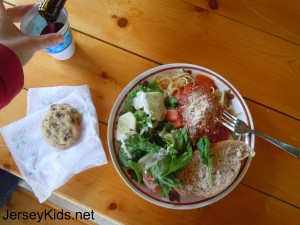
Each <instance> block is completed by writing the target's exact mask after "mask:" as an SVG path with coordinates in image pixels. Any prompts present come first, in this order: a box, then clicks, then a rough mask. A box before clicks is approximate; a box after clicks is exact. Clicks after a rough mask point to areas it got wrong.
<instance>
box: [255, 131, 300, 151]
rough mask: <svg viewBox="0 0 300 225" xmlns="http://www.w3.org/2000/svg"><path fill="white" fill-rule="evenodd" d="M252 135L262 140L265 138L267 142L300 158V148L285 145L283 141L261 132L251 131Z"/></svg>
mask: <svg viewBox="0 0 300 225" xmlns="http://www.w3.org/2000/svg"><path fill="white" fill-rule="evenodd" d="M251 133H253V134H256V135H258V136H260V137H262V138H264V139H265V140H267V141H269V142H271V143H273V144H275V145H276V146H278V147H280V148H282V149H283V150H285V151H287V152H288V153H290V154H292V155H293V156H296V157H299V156H300V149H299V148H295V147H293V146H291V145H288V144H285V143H283V142H281V141H278V140H277V139H275V138H272V137H270V136H269V135H266V134H263V133H261V132H259V131H254V130H251Z"/></svg>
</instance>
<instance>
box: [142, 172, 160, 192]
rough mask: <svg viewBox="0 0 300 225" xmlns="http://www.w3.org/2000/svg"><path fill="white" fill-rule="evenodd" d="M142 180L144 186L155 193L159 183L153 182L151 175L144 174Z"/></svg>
mask: <svg viewBox="0 0 300 225" xmlns="http://www.w3.org/2000/svg"><path fill="white" fill-rule="evenodd" d="M143 181H144V183H145V185H146V187H147V188H148V189H149V191H151V192H153V193H156V192H157V191H158V190H159V188H160V185H159V184H158V183H156V182H155V180H154V177H153V176H151V175H148V174H144V176H143Z"/></svg>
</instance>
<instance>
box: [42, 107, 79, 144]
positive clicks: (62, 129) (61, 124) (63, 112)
mask: <svg viewBox="0 0 300 225" xmlns="http://www.w3.org/2000/svg"><path fill="white" fill-rule="evenodd" d="M41 129H42V132H43V136H44V138H45V140H46V142H47V143H48V144H49V145H52V146H54V147H56V148H60V149H65V148H68V147H69V146H70V145H72V144H74V143H76V142H77V141H78V139H79V137H80V132H81V115H80V113H79V112H78V111H77V110H76V109H74V108H73V107H72V106H70V105H69V104H66V103H65V104H53V105H51V108H50V110H49V111H48V112H47V114H46V116H45V117H44V118H43V120H42V123H41Z"/></svg>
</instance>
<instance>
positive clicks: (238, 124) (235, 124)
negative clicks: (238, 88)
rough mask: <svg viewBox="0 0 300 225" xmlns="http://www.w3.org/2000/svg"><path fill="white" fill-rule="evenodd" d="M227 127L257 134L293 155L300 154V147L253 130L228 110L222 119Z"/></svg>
mask: <svg viewBox="0 0 300 225" xmlns="http://www.w3.org/2000/svg"><path fill="white" fill-rule="evenodd" d="M220 122H221V123H222V124H223V125H224V126H225V127H227V128H228V129H229V130H231V131H233V132H234V133H236V134H247V133H251V134H255V135H257V136H259V137H261V138H264V139H265V140H267V141H269V142H271V143H273V144H275V145H276V146H278V147H280V148H282V149H283V150H285V151H287V152H288V153H290V154H292V155H293V156H296V157H299V156H300V149H299V148H295V147H293V146H291V145H288V144H285V143H283V142H281V141H278V140H276V139H275V138H272V137H270V136H269V135H266V134H263V133H261V132H259V131H255V130H252V129H251V128H250V127H249V126H248V125H247V124H246V123H245V122H244V121H242V120H240V119H238V118H236V117H235V116H233V115H231V114H230V113H228V112H227V111H225V110H224V111H223V112H222V120H221V121H220Z"/></svg>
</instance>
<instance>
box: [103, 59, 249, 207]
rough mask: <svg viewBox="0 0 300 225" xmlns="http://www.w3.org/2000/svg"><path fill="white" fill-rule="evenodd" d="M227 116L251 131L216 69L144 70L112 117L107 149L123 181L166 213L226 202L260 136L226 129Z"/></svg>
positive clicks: (235, 97)
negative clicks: (225, 113) (223, 117)
mask: <svg viewBox="0 0 300 225" xmlns="http://www.w3.org/2000/svg"><path fill="white" fill-rule="evenodd" d="M223 110H226V111H229V112H230V113H232V114H235V115H237V116H239V118H241V119H243V120H244V121H246V122H247V123H248V125H249V126H252V127H253V123H252V119H251V115H250V112H249V110H248V107H247V105H246V103H245V102H244V100H243V98H242V97H241V95H240V94H239V93H238V92H237V90H236V89H235V88H234V87H233V86H232V85H231V84H230V83H229V82H228V81H226V80H225V79H224V78H222V77H221V76H220V75H218V74H216V73H214V72H213V71H210V70H208V69H206V68H203V67H199V66H195V65H191V64H168V65H163V66H159V67H156V68H153V69H151V70H148V71H146V72H144V73H143V74H141V75H140V76H138V77H137V78H136V79H135V80H133V81H132V82H131V83H130V84H129V85H128V86H127V87H126V88H125V89H124V90H123V91H122V93H121V94H120V95H119V97H118V99H117V101H116V103H115V105H114V107H113V110H112V112H111V115H110V120H109V128H108V143H109V149H110V154H111V157H112V160H113V163H114V165H115V167H116V169H117V171H118V172H119V174H120V176H121V177H122V178H123V180H124V181H125V182H126V183H127V184H128V185H129V187H131V188H132V190H133V191H135V192H136V193H137V194H138V195H140V196H141V197H143V198H144V199H146V200H148V201H150V202H152V203H154V204H157V205H160V206H163V207H168V208H177V209H189V208H196V207H197V208H198V207H202V206H205V205H208V204H211V203H213V202H215V201H217V200H219V199H221V198H222V197H224V196H225V195H227V194H228V193H229V192H230V191H231V190H232V189H233V188H234V187H235V186H236V185H237V184H238V183H239V182H240V180H241V179H242V177H243V176H244V174H245V172H246V170H247V168H248V166H249V164H250V161H251V157H252V156H254V152H253V147H254V138H253V137H252V136H251V135H249V136H243V137H237V136H235V135H234V134H233V133H232V132H231V131H230V130H228V129H227V128H226V127H224V126H223V125H222V124H221V123H220V120H221V114H222V111H223ZM233 171H234V172H233Z"/></svg>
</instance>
